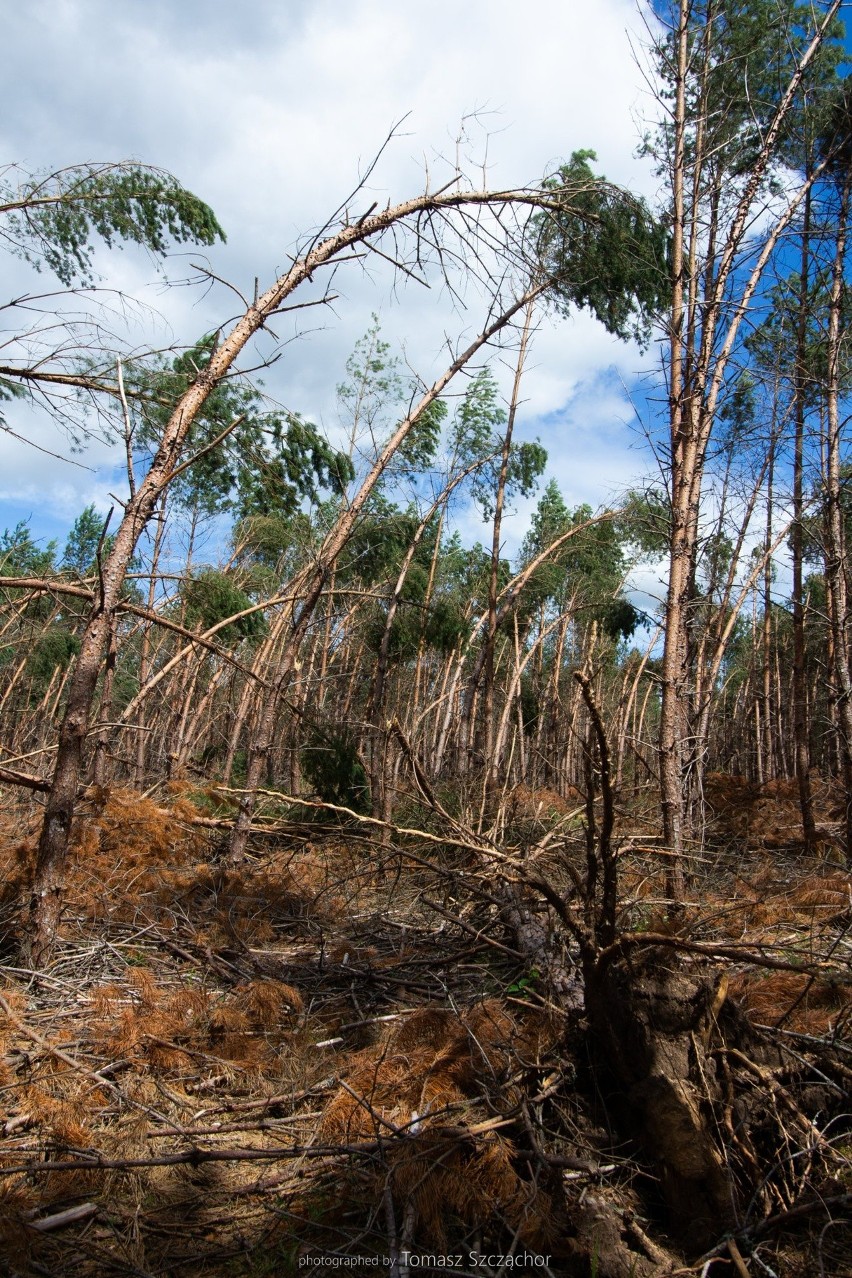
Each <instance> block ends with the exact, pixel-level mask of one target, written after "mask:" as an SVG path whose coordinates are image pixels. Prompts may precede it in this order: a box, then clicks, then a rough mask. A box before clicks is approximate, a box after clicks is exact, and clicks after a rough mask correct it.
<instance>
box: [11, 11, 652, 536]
mask: <svg viewBox="0 0 852 1278" xmlns="http://www.w3.org/2000/svg"><path fill="white" fill-rule="evenodd" d="M5 27H6V30H5V34H6V45H7V65H8V66H10V67H13V68H14V70H15V78H14V80H12V78H11V77H10V76H7V78H6V81H5V83H4V86H3V87H2V89H0V93H2V94H4V95H5V99H6V100H5V108H6V109H5V110H4V111H3V112H2V114H0V138H2V143H3V150H4V152H5V154H6V155H7V156H8V158H9V159H20V160H22V161H23V162H25V163H26V164H28V165H30V166H32V167H33V168H42V167H45V166H53V165H60V164H63V163H71V162H74V161H79V160H88V159H106V158H112V159H118V158H124V157H127V156H133V157H136V158H139V159H142V160H145V161H147V162H151V163H157V164H161V165H163V166H165V167H167V168H169V169H171V170H172V171H174V172H175V173H176V174H177V175H178V176H179V177H180V178H181V180H182V181H183V182H185V184H186V185H187V186H189V187H190V188H191V189H192V190H195V191H196V192H197V193H198V194H199V195H201V196H202V197H203V198H205V199H207V200H208V201H209V202H210V203H211V204H212V205H213V207H214V209H215V210H216V212H217V215H218V216H219V218H220V220H221V222H222V224H223V225H224V227H225V229H226V231H227V233H228V244H227V245H226V246H223V247H221V248H217V249H216V250H215V251H213V252H211V253H210V261H211V264H212V266H213V269H214V270H215V271H216V273H217V274H219V275H221V276H222V277H223V278H227V279H229V280H231V281H233V283H234V284H235V285H236V286H237V287H238V288H239V289H241V290H242V291H243V292H244V293H248V294H250V293H251V292H252V290H253V288H254V281H255V277H257V278H258V280H259V285H260V287H261V288H263V287H264V285H265V284H267V283H269V282H270V280H271V279H272V278H273V277H274V275H275V273H276V272H277V271H279V270H280V269H282V268H283V267H284V266H285V265H286V263H287V254H288V252H289V251H291V250H292V249H293V247H294V245H295V244H296V242H297V241H298V240H300V239H301V238H302V237H303V236H304V235H305V234H306V233H307V232H308V231H309V230H310V229H311V228H315V227H317V226H320V225H322V224H323V222H324V221H325V219H326V218H327V217H328V216H329V215H330V214H331V213H332V212H333V210H334V208H335V207H336V205H337V204H338V203H339V201H340V200H341V199H343V198H344V197H345V195H346V194H347V192H348V191H350V190H351V189H352V188H353V187H354V186H355V185H356V183H357V181H358V177H359V174H360V173H362V172H363V171H364V169H365V167H366V165H367V164H368V163H369V162H370V160H371V159H372V158H373V156H374V153H375V151H376V149H377V148H378V146H379V145H380V144H381V142H382V140H383V139H384V137H385V135H386V133H387V131H388V128H389V127H390V126H391V125H392V124H393V123H394V122H395V121H397V120H399V119H401V118H402V117H403V116H404V115H406V113H410V114H408V115H407V118H406V120H405V123H404V125H403V126H402V130H401V132H402V134H403V136H400V137H398V138H397V139H395V140H394V141H393V142H392V144H391V145H390V146H389V148H388V150H387V152H386V153H385V155H384V156H383V157H382V160H381V162H380V164H379V166H378V168H377V170H376V173H375V174H374V175H373V176H372V177H371V179H370V181H369V184H368V191H367V192H366V193H364V194H362V195H360V196H359V197H358V199H357V201H356V204H357V207H359V208H361V207H366V206H367V205H369V203H370V202H371V201H372V200H373V199H376V200H378V201H380V202H382V201H384V200H385V199H398V198H403V197H406V196H408V195H411V194H413V193H416V192H417V191H418V190H419V189H421V187H422V184H423V181H424V170H425V167H426V166H428V169H429V172H430V175H431V177H432V181H433V184H437V183H439V182H440V180H441V174H442V172H446V173H449V165H448V163H447V162H454V161H455V158H456V139H457V137H458V136H459V134H460V131H461V133H462V134H463V140H462V142H461V146H460V150H461V153H462V155H463V158H464V159H465V160H466V161H469V162H470V163H471V164H472V165H476V164H481V163H482V162H483V161H484V160H486V159H487V179H488V182H489V184H491V185H495V186H509V185H516V184H523V183H526V182H530V181H535V180H537V179H538V178H539V177H540V176H541V175H542V173H543V172H544V171H545V169H547V168H548V166H552V164H553V163H554V162H556V161H558V160H560V159H564V158H567V157H568V156H569V155H570V153H571V152H572V151H573V150H575V149H577V148H580V147H591V148H594V149H595V150H596V151H597V152H598V156H599V165H600V168H601V169H602V170H603V171H604V172H605V173H606V174H607V176H608V177H610V178H611V179H613V180H615V181H620V182H623V183H625V184H628V185H631V186H632V187H633V188H634V189H640V190H644V191H645V192H646V193H650V192H651V191H652V190H653V189H654V186H655V179H654V178H653V176H652V175H651V173H650V170H649V168H648V166H647V165H646V164H644V163H643V162H640V161H638V160H637V159H636V158H635V156H634V150H635V145H636V130H635V128H634V124H633V118H632V117H633V115H634V114H635V113H636V112H637V110H639V111H641V110H642V95H643V91H644V87H643V81H642V77H641V74H640V73H639V71H638V70H637V68H636V67H635V66H634V63H633V55H632V52H631V48H630V42H629V39H628V35H627V30H628V29H630V28H632V29H633V30H634V32H635V31H636V30H637V29H641V24H640V22H639V19H638V17H637V13H636V9H635V5H634V0H597V2H596V3H595V4H594V5H588V4H585V3H581V2H580V0H538V2H537V3H535V4H533V5H529V6H527V8H526V9H525V10H524V11H523V12H519V10H518V8H517V6H516V5H515V4H511V5H510V4H509V3H508V0H472V2H471V3H469V4H467V5H465V6H459V5H457V4H455V3H451V0H431V2H430V4H428V5H420V6H412V5H408V6H404V5H399V4H395V3H391V0H350V2H349V3H346V4H344V3H342V0H318V2H317V0H315V2H314V3H308V2H307V0H293V2H291V3H288V4H287V5H281V4H280V3H278V2H277V0H255V3H253V4H252V5H251V6H247V7H243V8H239V9H238V7H237V6H234V5H225V4H221V3H220V4H209V3H202V0H183V2H182V3H181V4H179V5H175V4H173V3H171V0H145V2H144V3H143V2H142V0H129V2H128V3H125V4H123V5H115V4H114V3H111V0H61V3H57V2H56V0H35V2H34V3H32V4H30V5H28V6H22V7H20V8H19V9H18V10H17V11H16V12H15V13H14V14H10V15H7V19H6V23H5ZM476 111H478V112H479V114H478V116H472V115H471V113H472V112H476ZM462 121H464V124H462ZM199 256H200V254H197V253H194V252H190V253H189V254H187V255H186V256H183V255H181V256H180V257H178V258H176V259H175V260H174V261H173V262H172V263H171V269H172V270H173V271H177V273H178V274H181V273H184V272H186V271H187V269H188V264H189V262H192V261H196V260H198V258H199ZM98 261H99V262H101V263H103V269H104V271H105V273H106V272H108V275H109V279H110V282H111V283H115V284H116V285H117V286H119V287H122V288H125V289H127V290H128V291H129V292H130V293H136V294H138V295H141V296H143V297H144V298H145V299H146V300H147V301H148V302H150V303H152V304H154V305H156V306H158V307H160V308H161V309H162V310H163V312H164V314H165V316H166V317H167V320H168V324H169V326H170V327H168V328H164V329H163V330H162V331H161V333H160V334H159V335H157V336H154V335H153V334H152V333H151V331H150V325H148V323H147V321H145V320H140V321H139V323H138V324H137V327H136V328H135V329H134V330H133V331H132V333H131V335H130V340H131V341H132V342H133V343H134V344H141V343H142V342H143V340H144V341H147V340H152V341H154V342H162V343H168V342H170V341H172V340H177V341H180V342H186V341H190V340H192V339H193V338H195V337H197V336H198V334H199V333H201V332H204V331H209V330H210V329H212V328H215V327H218V326H219V325H220V324H221V323H222V322H223V321H224V320H226V319H227V318H228V316H229V315H232V314H233V313H234V312H235V310H236V309H237V308H238V305H239V303H238V302H237V300H236V299H235V298H234V296H233V294H230V293H228V292H227V291H226V290H224V289H221V288H214V289H213V290H212V291H211V292H210V293H209V294H207V295H202V296H199V295H198V294H195V293H192V292H190V291H188V290H171V291H167V292H165V293H164V292H162V290H161V289H160V288H159V287H158V286H156V285H155V286H154V287H146V281H148V280H150V278H151V271H150V264H149V263H148V262H147V261H146V260H144V258H143V257H140V255H138V254H135V253H133V252H131V251H127V252H125V253H113V254H111V255H106V254H104V255H99V258H98ZM335 287H336V289H337V291H339V292H340V294H341V296H340V300H339V302H338V303H337V304H336V306H335V308H334V312H329V313H317V314H313V313H312V314H311V319H310V321H309V325H310V326H313V327H315V328H317V329H320V330H321V331H317V332H315V333H314V334H313V335H312V336H310V337H308V338H305V339H304V340H301V341H300V342H298V343H295V344H293V345H290V346H286V347H285V348H284V351H283V355H282V358H281V360H280V363H279V364H277V365H276V367H275V369H274V370H273V371H271V372H270V374H269V375H268V377H267V382H268V385H269V387H270V390H272V391H273V392H274V393H275V394H276V395H278V396H279V397H280V398H282V399H283V400H284V401H285V402H286V403H287V404H288V406H290V407H292V408H296V409H300V410H302V411H304V412H306V413H307V414H309V415H312V416H314V417H316V418H319V419H322V420H324V421H326V422H328V423H329V424H330V423H332V422H333V418H334V412H335V407H334V387H335V385H336V384H337V382H338V381H340V380H341V377H342V376H343V365H344V362H345V359H346V356H347V354H348V353H349V351H350V350H351V349H352V346H353V344H354V341H355V340H356V339H357V337H358V336H360V334H361V333H363V332H364V330H365V329H366V327H367V325H368V323H369V317H370V314H371V312H372V311H379V312H380V313H381V315H382V320H383V328H384V335H385V337H386V338H387V339H388V340H389V341H391V343H392V344H393V346H394V347H395V348H397V349H402V348H403V347H404V349H405V352H406V355H407V357H408V359H409V360H410V361H411V363H412V365H413V366H414V367H415V368H417V370H418V371H420V372H422V374H423V375H424V376H426V377H428V376H434V375H435V374H436V373H437V372H439V371H440V370H441V367H442V366H443V363H444V362H445V349H444V341H445V338H446V337H450V338H451V339H452V340H455V339H456V337H457V335H458V333H459V332H460V330H461V329H463V328H466V329H467V330H468V333H469V334H470V333H472V332H474V331H476V330H477V329H478V328H479V327H480V325H481V323H482V319H483V317H484V309H485V308H484V299H481V298H479V297H478V296H477V294H476V291H475V290H473V291H471V293H470V295H469V298H468V301H469V310H468V312H467V313H466V314H459V313H458V312H457V311H454V309H453V307H452V306H451V304H450V299H449V298H448V296H447V295H446V293H443V292H441V291H440V290H433V291H430V292H427V291H425V290H423V289H420V288H418V287H417V286H415V285H413V284H409V285H407V286H405V287H402V288H401V289H400V291H399V296H398V297H397V298H394V297H393V296H392V282H391V278H390V275H389V273H388V272H385V271H383V270H381V269H376V270H375V271H374V272H371V273H370V274H366V273H364V272H362V271H361V270H359V269H358V268H357V267H356V268H354V269H350V270H349V273H348V275H346V274H343V275H341V276H340V277H339V279H338V280H337V281H336V282H335ZM280 330H281V333H282V335H283V336H286V335H287V334H288V332H289V327H288V324H287V322H286V321H285V320H282V321H281V322H280ZM648 359H649V357H642V356H641V355H640V354H639V352H638V351H637V350H636V348H635V347H633V346H622V345H620V344H619V343H617V342H615V341H614V340H613V339H612V338H610V337H608V336H607V335H606V333H605V332H604V331H603V329H602V328H601V327H600V326H599V325H597V324H596V323H595V322H594V321H593V320H592V319H591V318H590V317H588V316H585V315H583V316H578V317H576V318H575V319H573V320H571V321H569V322H568V323H560V324H551V323H550V322H549V321H546V322H545V323H544V324H543V326H542V329H541V332H540V333H539V334H538V337H537V340H536V343H535V348H534V351H533V354H532V357H531V360H530V367H529V373H528V376H527V378H526V382H525V386H524V392H523V394H524V397H525V404H524V406H523V410H522V412H521V414H520V421H519V433H520V436H521V437H522V438H523V437H530V436H532V435H535V434H540V435H541V437H542V440H543V442H544V443H545V444H546V446H547V447H548V449H549V451H550V454H551V462H552V466H551V469H552V472H553V473H554V474H556V475H557V477H558V478H559V479H560V482H562V483H563V484H564V485H565V486H566V500H568V501H569V502H571V503H572V504H576V503H577V502H579V501H582V500H587V501H590V502H591V504H593V505H597V504H598V503H599V502H601V501H603V500H606V498H607V497H608V496H610V495H611V493H612V491H613V489H614V488H617V487H619V486H621V485H623V484H624V483H626V482H628V481H629V479H630V477H631V476H632V475H633V474H634V473H635V471H636V470H637V469H638V470H641V469H644V468H645V463H644V462H643V461H642V460H641V459H640V457H639V456H638V454H637V453H636V452H635V451H631V450H630V446H631V445H632V444H633V443H634V442H635V439H634V435H633V433H632V431H631V428H630V426H629V424H628V423H629V421H630V418H631V408H630V404H629V401H628V399H627V397H626V395H625V394H624V393H623V391H622V390H621V388H620V380H619V379H621V380H623V381H624V382H625V383H626V384H628V385H629V384H630V383H631V382H632V381H633V378H634V374H635V372H636V371H637V370H638V369H640V368H643V367H644V368H647V367H648ZM16 422H17V423H18V424H17V425H16V429H22V430H26V429H29V430H32V431H35V432H36V435H37V438H38V442H40V443H42V444H43V445H44V446H47V447H51V446H52V447H54V448H57V451H58V450H59V448H60V447H61V444H62V441H61V439H60V438H58V437H56V436H54V437H53V443H52V445H51V444H50V443H48V442H47V441H48V440H49V438H50V433H49V431H46V429H45V427H44V424H43V423H37V424H32V425H29V426H28V425H27V423H26V422H22V421H21V420H20V415H16ZM82 460H83V461H85V462H86V463H87V464H90V465H95V466H96V467H98V468H99V470H98V474H97V476H96V477H95V479H94V480H93V479H92V478H91V477H89V476H87V474H86V472H77V471H74V470H73V468H70V467H65V472H70V478H69V477H68V476H67V475H66V474H65V472H63V471H62V469H61V464H60V463H58V462H57V463H55V466H56V467H58V468H59V469H56V470H54V465H53V463H50V462H46V461H45V460H44V456H43V454H33V455H32V456H31V458H30V460H29V461H28V460H27V458H26V456H25V454H24V452H23V451H22V450H21V448H20V447H19V446H17V445H13V444H12V443H11V442H10V441H9V439H8V437H4V438H0V464H2V467H3V470H2V474H3V476H4V478H5V482H4V484H3V486H2V490H0V492H1V493H2V497H3V498H4V499H5V500H7V501H8V500H11V499H14V498H18V499H21V500H24V499H25V500H26V501H33V502H35V501H37V499H38V495H39V492H41V494H42V498H43V501H44V503H45V507H47V506H48V504H49V505H50V506H51V507H52V508H53V510H54V512H55V511H56V510H58V509H62V510H65V509H68V510H69V511H72V509H73V511H74V513H76V510H78V509H79V508H80V507H81V506H82V505H84V504H85V502H86V501H87V500H97V502H98V503H99V505H100V504H102V500H103V494H104V493H105V492H106V491H107V490H108V489H109V488H110V487H112V486H114V484H115V483H116V482H117V480H116V477H115V475H114V474H113V471H112V467H113V465H114V464H115V462H116V460H118V459H117V458H116V456H115V455H114V453H109V452H102V451H101V452H99V451H98V450H97V449H95V450H94V451H93V452H92V453H90V455H89V456H88V457H84V458H83V459H82ZM93 494H97V497H95V496H93ZM523 517H524V516H523V514H522V515H521V516H520V518H521V520H523ZM1 519H2V516H0V520H1ZM512 535H514V534H512ZM518 535H520V534H518Z"/></svg>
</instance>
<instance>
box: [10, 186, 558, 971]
mask: <svg viewBox="0 0 852 1278" xmlns="http://www.w3.org/2000/svg"><path fill="white" fill-rule="evenodd" d="M563 199H564V197H563ZM511 204H515V205H531V206H535V207H538V206H540V205H543V204H547V196H546V195H545V194H542V193H539V192H532V191H510V192H505V191H504V192H496V193H492V192H476V191H473V192H468V191H450V192H446V193H444V194H438V195H430V194H425V195H420V196H417V197H415V198H414V199H411V200H407V201H405V202H403V203H401V204H397V205H394V206H392V207H389V208H387V209H384V210H383V211H381V212H379V213H375V214H372V215H368V216H365V217H362V218H360V219H359V220H358V221H357V222H352V223H349V222H347V223H346V224H345V225H344V226H343V227H342V228H341V229H340V230H338V231H336V232H335V233H334V234H332V235H329V236H328V237H327V238H325V239H319V240H315V241H314V244H313V247H311V248H310V249H309V251H308V252H306V253H305V254H304V255H303V256H302V257H300V258H298V259H297V260H296V261H295V262H294V263H293V265H292V266H291V268H290V270H289V271H287V272H286V274H284V275H282V276H280V277H279V279H277V280H276V281H275V283H274V284H273V285H272V287H271V288H269V289H268V290H267V291H266V292H265V293H263V294H262V295H261V296H260V297H258V299H257V300H256V301H255V302H254V303H252V305H250V306H249V307H248V308H247V309H246V311H245V313H244V314H243V315H242V317H241V318H240V319H239V320H238V321H237V322H236V324H235V325H234V327H233V328H232V330H231V331H230V333H229V334H228V335H227V336H226V337H225V338H224V339H223V340H222V342H221V343H220V345H219V347H218V349H217V350H215V351H214V352H213V354H212V355H211V358H210V362H209V363H208V365H207V366H206V367H205V368H204V369H203V370H202V371H201V373H200V374H199V376H198V378H197V380H196V381H195V382H194V383H193V384H192V386H190V387H189V388H188V390H187V391H186V392H185V393H184V394H183V395H182V397H181V398H180V400H179V401H178V403H177V405H176V407H175V409H174V411H173V412H172V414H171V416H170V418H169V420H168V422H167V424H166V427H165V429H164V431H163V436H162V439H161V442H160V446H159V448H158V450H157V453H156V456H155V457H154V460H153V462H152V465H151V467H150V469H149V471H148V473H147V475H146V476H145V478H144V480H143V481H142V483H141V484H140V485H139V487H138V488H137V490H136V493H135V494H134V495H133V496H132V497H131V499H130V500H129V501H128V503H127V505H126V506H125V509H124V516H123V518H122V521H121V524H120V526H119V528H118V531H117V533H116V536H115V542H114V544H113V546H112V549H111V551H110V553H109V555H108V556H107V558H106V560H105V562H104V565H103V571H102V574H101V588H100V591H99V594H98V598H97V600H96V601H95V604H94V605H93V607H92V610H91V612H90V614H89V617H88V620H87V622H86V626H85V629H84V631H83V635H82V637H81V641H80V650H79V653H78V657H77V662H76V665H75V667H74V673H73V675H72V677H71V679H70V681H69V689H68V701H67V708H66V711H65V716H64V719H63V721H62V725H61V728H60V732H59V740H58V747H57V752H56V763H55V766H54V773H53V779H52V782H51V788H50V794H49V797H48V801H47V805H46V808H45V814H44V821H43V825H42V831H41V837H40V840H39V845H38V851H37V856H36V865H35V873H34V879H33V886H32V894H31V899H30V920H29V927H28V935H27V944H28V947H29V955H28V957H29V959H30V961H31V962H32V963H33V964H34V965H36V966H39V965H41V964H43V963H44V962H45V961H46V960H47V958H48V956H49V954H50V951H51V949H52V947H53V943H54V940H55V936H56V931H57V927H58V923H59V913H60V897H61V892H62V885H63V880H64V873H65V861H66V856H67V851H68V841H69V836H70V830H71V822H72V819H73V815H74V807H75V803H76V797H77V789H78V786H79V783H80V778H81V773H82V768H83V752H84V745H85V741H86V736H87V734H88V731H89V725H90V720H91V714H92V707H93V704H94V699H95V691H96V687H97V681H98V676H99V673H100V671H101V668H102V665H103V661H104V657H105V654H106V651H107V647H108V643H109V635H110V631H111V627H112V624H113V619H114V613H115V610H116V607H117V605H118V603H119V600H120V597H121V591H122V587H123V585H124V579H125V574H126V572H127V567H128V564H129V562H130V559H131V556H132V555H133V551H134V549H135V547H136V543H137V541H138V539H139V537H140V536H141V534H142V531H143V529H144V528H145V526H146V524H147V523H148V521H149V519H150V518H151V517H152V515H153V513H154V509H155V507H156V504H157V502H158V500H159V498H160V496H161V494H162V493H163V491H164V490H165V488H166V487H167V485H168V483H169V481H170V480H171V478H172V476H173V474H174V472H175V470H176V469H177V467H178V465H179V461H180V455H181V450H182V448H183V445H184V444H185V441H186V438H187V435H188V433H189V430H190V428H191V426H192V424H193V422H194V421H195V419H196V417H197V415H198V413H199V412H200V410H201V409H202V407H203V405H204V403H205V401H206V400H207V398H208V396H209V395H210V394H211V392H212V391H213V390H214V389H215V387H216V386H217V385H219V383H220V382H221V381H222V380H223V379H224V378H225V377H226V376H227V374H228V372H229V371H230V370H231V368H232V366H233V364H234V361H235V360H236V359H237V357H238V356H239V355H240V353H241V351H242V350H243V349H244V347H245V346H246V345H247V343H248V342H249V341H250V340H251V338H252V337H253V336H254V335H255V334H256V333H257V332H258V330H259V329H261V328H262V327H263V325H264V324H265V323H266V322H267V321H268V320H269V319H270V318H271V317H272V316H273V315H274V314H275V313H276V311H278V310H279V308H280V307H281V306H282V305H283V304H284V303H285V302H286V301H287V299H288V298H290V297H291V296H292V294H293V293H294V292H295V291H296V289H297V288H298V287H299V286H300V285H302V284H304V283H306V282H310V281H311V280H312V278H313V275H314V272H315V271H317V270H318V269H320V268H321V267H323V266H325V265H327V264H330V263H334V262H336V261H337V260H338V259H339V258H341V257H342V256H347V255H349V254H350V251H351V249H352V248H353V246H354V245H356V244H361V243H364V242H366V241H369V240H371V239H375V238H377V237H378V236H380V235H381V234H382V233H383V232H384V231H386V230H388V228H390V227H393V226H396V225H398V224H400V223H403V222H408V221H412V222H413V223H414V225H415V227H416V225H417V220H418V218H419V217H420V215H423V214H428V213H434V214H441V213H450V212H451V211H452V210H454V209H463V208H465V207H468V206H482V205H490V206H496V207H500V208H505V207H506V206H508V205H511ZM526 300H527V298H526V297H525V298H523V299H522V300H521V302H519V303H518V304H517V305H516V306H515V307H514V308H513V310H512V312H511V313H512V314H513V313H514V310H516V309H517V308H518V306H520V305H523V304H524V303H525V302H526ZM508 318H509V316H506V317H505V318H503V320H502V322H503V323H506V322H507V321H508ZM498 326H499V325H498ZM495 331H496V329H495ZM395 446H396V445H394V448H395ZM392 451H393V449H392V450H391V452H392ZM384 464H385V462H384V461H383V462H382V463H381V466H382V469H383V467H384ZM341 544H343V543H341ZM329 562H330V559H329ZM306 602H307V601H306Z"/></svg>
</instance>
